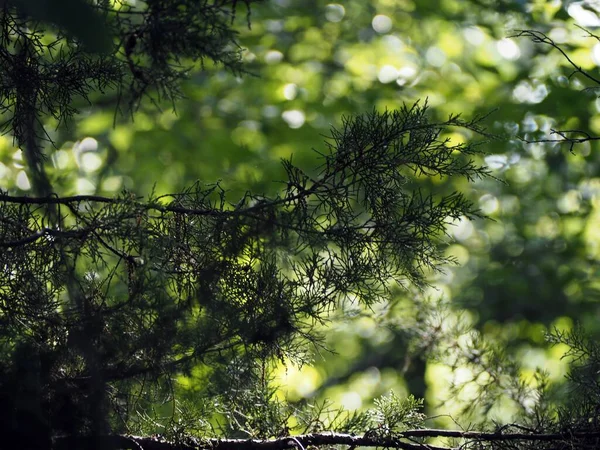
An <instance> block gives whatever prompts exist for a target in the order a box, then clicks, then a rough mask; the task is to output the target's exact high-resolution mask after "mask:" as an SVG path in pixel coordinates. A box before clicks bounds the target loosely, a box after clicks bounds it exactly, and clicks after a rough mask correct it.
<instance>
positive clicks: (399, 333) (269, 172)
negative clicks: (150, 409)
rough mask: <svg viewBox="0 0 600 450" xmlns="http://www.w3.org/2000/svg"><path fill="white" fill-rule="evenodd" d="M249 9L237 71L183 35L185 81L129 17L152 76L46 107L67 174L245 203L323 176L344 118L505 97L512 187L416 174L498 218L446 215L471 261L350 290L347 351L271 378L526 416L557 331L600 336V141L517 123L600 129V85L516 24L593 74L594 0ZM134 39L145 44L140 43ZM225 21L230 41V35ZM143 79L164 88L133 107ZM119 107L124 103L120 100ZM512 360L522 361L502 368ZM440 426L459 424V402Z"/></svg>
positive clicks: (494, 127)
mask: <svg viewBox="0 0 600 450" xmlns="http://www.w3.org/2000/svg"><path fill="white" fill-rule="evenodd" d="M17 3H18V4H21V3H22V4H23V5H25V6H24V7H26V4H27V3H28V2H17ZM148 3H152V2H148ZM157 3H158V2H157ZM115 5H116V7H125V6H124V5H126V3H123V4H121V3H120V2H117V3H115ZM113 6H114V5H112V6H111V7H113ZM246 6H249V5H238V8H240V7H246ZM240 11H243V10H242V9H238V14H237V17H236V18H235V19H234V20H235V22H234V23H235V29H236V30H237V31H239V33H240V34H239V36H237V40H238V41H239V43H240V45H241V47H242V48H243V50H241V51H242V57H243V63H244V64H243V66H237V65H236V64H235V62H234V61H235V59H231V60H228V59H225V60H224V61H220V62H221V63H222V64H224V65H225V66H228V65H229V67H230V69H231V70H230V71H223V70H222V69H221V68H222V65H218V64H214V63H213V62H212V61H211V60H210V58H208V59H206V60H205V61H203V64H201V63H200V62H199V61H196V62H193V61H192V59H193V58H194V56H196V55H194V54H193V52H194V51H197V50H198V48H195V47H193V46H189V45H188V44H190V43H189V42H188V41H187V40H186V39H185V36H183V37H182V40H181V43H182V45H186V47H185V48H186V50H188V49H189V51H190V52H191V53H190V54H189V55H184V57H183V58H182V60H181V67H182V68H183V67H185V68H186V69H187V68H188V67H191V70H189V72H188V79H187V80H186V81H185V82H184V83H183V85H182V86H181V91H180V92H179V91H177V90H171V89H169V81H170V78H169V76H172V77H174V76H175V74H174V73H170V72H169V71H166V72H164V73H162V72H161V73H162V75H161V77H164V78H158V77H157V75H156V74H157V73H158V72H153V71H156V70H159V69H160V67H161V66H160V64H161V61H162V62H163V63H164V60H161V55H160V54H157V55H156V58H155V60H154V61H153V62H148V61H145V60H143V57H141V56H139V55H142V54H143V52H145V51H147V49H148V48H151V47H152V34H151V33H150V32H149V33H150V34H143V33H141V32H140V33H138V31H136V30H137V28H136V25H137V24H136V23H135V21H134V22H133V23H131V24H125V28H124V29H125V30H129V31H126V32H125V33H124V34H123V36H121V38H122V39H123V41H122V43H123V53H122V55H121V59H119V60H118V61H117V62H115V63H114V64H116V65H119V64H120V65H124V66H129V65H131V64H139V65H140V66H141V67H142V69H143V70H146V71H147V72H145V75H139V76H137V75H136V72H135V71H132V74H133V76H132V78H131V80H130V81H129V83H130V84H131V86H133V88H134V89H133V92H134V93H135V94H137V96H136V95H134V96H133V97H132V98H124V97H122V96H121V94H120V92H119V90H118V89H116V88H115V87H114V86H110V85H109V86H105V87H104V88H106V90H105V92H104V93H103V94H102V95H100V94H99V93H98V92H97V91H96V90H95V87H93V88H92V89H91V90H90V91H89V94H88V96H89V102H88V101H86V100H85V98H83V96H81V95H74V96H73V98H72V100H73V103H72V105H73V106H74V107H75V108H76V109H77V110H78V114H75V115H73V117H72V118H70V120H68V122H63V121H62V119H63V118H65V117H66V116H68V115H69V114H66V115H64V117H63V115H60V114H58V115H54V116H53V115H52V114H50V115H46V116H44V117H43V119H41V120H42V123H41V125H42V126H43V133H44V134H45V135H46V136H47V137H48V138H49V140H47V141H46V145H45V149H44V151H45V153H46V154H47V155H48V161H47V167H48V171H49V177H50V181H51V183H52V186H53V187H54V189H55V190H56V191H57V192H58V193H59V194H60V195H72V194H99V195H107V196H114V195H117V194H119V193H120V192H121V191H122V190H123V189H129V190H133V191H135V192H136V193H138V194H140V195H143V196H147V195H149V194H150V193H153V194H154V195H157V196H160V195H163V194H167V193H173V192H180V191H182V190H184V189H185V188H189V186H192V185H193V184H194V183H195V182H196V180H200V181H201V182H202V183H213V182H215V181H216V180H221V186H222V187H223V188H225V189H227V190H228V191H229V194H228V195H229V196H230V198H231V199H232V200H231V201H232V203H234V204H235V203H236V201H237V200H238V199H241V198H242V197H243V196H244V193H245V192H246V191H247V190H252V191H254V192H261V193H262V192H264V193H265V194H267V195H268V194H271V195H272V194H274V193H275V192H277V191H278V190H279V189H280V187H281V186H280V185H279V184H277V183H274V182H273V181H274V180H281V179H283V177H284V175H285V174H284V171H283V169H282V166H281V164H280V159H281V158H291V157H293V162H294V164H296V165H298V166H299V167H302V168H303V169H305V170H306V171H307V172H308V173H309V174H311V172H310V171H311V170H313V168H314V167H315V166H316V165H315V164H314V161H315V153H314V152H313V151H312V149H313V148H315V149H318V150H322V149H323V135H327V134H329V130H330V127H331V125H332V124H333V125H335V126H338V127H339V126H340V125H341V118H342V116H344V115H346V116H348V115H355V114H357V113H365V112H370V111H372V110H373V109H377V110H379V111H384V110H385V109H389V110H393V109H397V108H399V107H400V106H401V105H402V104H403V103H405V102H406V103H408V104H412V103H414V102H415V101H417V100H419V99H425V98H427V99H428V103H429V105H430V107H431V110H430V111H431V114H433V116H434V119H437V120H440V121H442V120H445V119H446V118H447V117H448V115H449V114H451V113H457V112H460V113H462V114H463V116H464V117H467V118H470V117H477V116H481V115H486V114H487V113H489V112H490V111H491V110H494V112H493V114H492V115H491V116H489V117H488V118H487V119H486V123H487V124H488V131H490V132H492V133H495V134H497V135H498V136H500V137H501V139H492V140H490V141H489V142H487V143H486V144H485V151H486V153H487V156H486V157H485V161H484V162H485V163H486V164H487V165H488V167H489V168H490V169H491V170H492V173H493V175H495V176H496V177H497V178H499V179H500V180H502V181H505V182H498V180H494V179H490V178H488V179H482V180H478V181H476V182H475V183H472V184H469V183H467V182H466V181H465V180H464V179H439V178H432V179H429V178H427V179H425V178H423V179H418V180H417V181H416V182H417V183H420V185H421V186H422V187H423V189H427V190H434V191H435V192H438V193H442V194H444V193H446V194H447V193H450V192H453V191H455V190H458V191H461V192H465V193H466V195H467V197H468V198H469V199H471V200H472V201H474V202H475V203H476V205H478V206H479V208H481V211H482V212H483V213H484V214H486V215H487V216H489V218H491V219H493V220H483V219H481V220H479V219H477V220H461V221H457V222H456V224H455V226H453V227H451V228H450V229H449V231H450V233H451V236H452V239H449V240H448V244H449V245H447V246H445V247H444V252H446V255H447V256H452V257H454V258H456V260H457V261H458V263H459V265H457V266H451V267H448V268H447V269H446V271H445V272H444V273H442V274H440V273H431V277H430V280H429V281H430V283H431V288H428V289H426V291H425V292H424V293H420V292H417V291H413V290H412V289H409V290H400V289H398V291H397V292H395V295H394V301H393V302H392V303H391V304H389V305H387V304H386V305H373V306H372V310H369V309H361V308H360V307H358V306H357V305H356V304H352V303H349V304H343V305H342V306H341V307H340V309H339V310H337V311H336V312H335V313H333V315H332V317H331V319H332V320H333V322H332V323H327V324H326V326H327V330H328V331H327V334H326V342H325V345H326V346H327V347H328V348H331V349H333V350H334V351H335V353H334V354H330V353H325V352H322V353H319V352H317V353H315V354H314V355H311V358H312V364H310V365H306V366H303V367H302V368H298V367H295V366H286V367H285V368H284V365H283V364H281V368H280V369H279V370H278V378H277V379H276V380H273V383H272V385H271V386H270V387H269V389H275V388H274V386H276V385H277V384H278V383H280V384H282V388H281V389H280V390H274V392H275V391H276V392H278V394H277V395H283V393H286V394H287V395H288V396H289V397H290V398H291V399H292V400H295V401H297V402H299V403H298V404H299V405H300V404H301V403H302V400H303V399H306V398H307V399H311V401H313V402H314V401H322V400H323V399H325V398H328V399H331V400H332V401H333V402H334V405H343V406H345V407H346V408H348V409H351V410H353V409H355V408H362V407H366V406H370V405H371V404H372V402H373V399H374V398H376V397H378V396H380V395H382V394H385V393H387V392H388V391H389V390H390V389H393V390H394V391H395V392H396V395H398V397H401V398H403V397H405V394H408V393H412V394H414V395H415V396H416V397H424V398H425V400H426V403H425V405H426V408H425V411H426V412H427V414H428V415H435V414H437V413H444V414H448V413H451V414H455V413H458V412H459V411H463V412H464V413H470V414H475V415H474V416H473V417H478V418H481V417H482V413H485V414H487V415H488V418H493V419H498V420H503V421H506V420H511V419H512V418H513V417H514V414H516V413H517V411H518V410H519V408H518V407H517V405H518V406H520V407H522V408H523V409H524V410H525V411H531V410H532V409H531V408H532V407H533V405H534V403H535V402H534V399H533V394H532V393H531V391H529V390H528V389H530V388H531V387H532V386H536V385H539V383H542V381H541V380H544V378H543V377H541V378H540V377H539V376H538V375H536V368H537V367H541V368H543V369H545V370H546V371H547V372H548V382H550V383H551V384H552V385H554V386H559V385H560V384H561V383H562V380H563V377H564V375H565V373H566V362H567V360H563V359H561V357H562V355H563V354H564V353H565V351H566V350H567V347H566V346H564V345H555V346H549V345H548V344H547V342H546V341H545V338H544V336H545V334H546V333H547V332H551V331H553V330H555V329H556V330H558V333H559V334H560V333H567V335H568V333H569V332H570V331H572V329H573V327H574V325H573V324H574V323H576V322H579V323H581V324H582V325H583V327H584V328H585V329H586V330H587V332H588V333H590V334H591V335H592V336H595V335H597V333H598V332H599V331H600V330H599V329H598V325H597V322H598V321H597V315H598V294H599V292H600V290H599V289H600V284H599V279H598V269H597V266H598V259H599V258H600V235H599V234H598V223H599V221H600V213H599V208H600V203H599V201H598V198H599V197H598V196H599V195H600V178H598V164H599V157H598V149H597V148H596V143H595V142H594V141H592V142H586V143H583V144H581V145H576V146H575V147H573V148H572V151H569V150H570V149H569V146H568V145H567V146H565V145H556V144H552V143H534V144H526V143H524V142H523V141H522V140H521V139H520V138H524V139H528V140H536V139H544V138H547V137H548V136H549V133H550V132H551V129H553V128H562V129H581V130H586V131H590V132H591V133H600V103H598V101H597V98H596V94H595V91H594V90H585V88H586V87H587V86H590V85H591V82H590V80H588V79H586V78H585V77H583V76H581V74H575V75H573V76H571V73H572V72H573V68H572V67H571V66H570V65H569V63H568V61H567V60H565V58H564V57H563V55H561V54H560V52H558V51H556V49H553V48H551V47H549V46H544V45H538V44H535V43H533V42H532V41H531V39H528V38H527V37H517V35H518V34H519V33H518V30H522V29H535V30H540V31H542V32H544V33H546V35H547V36H549V37H551V38H552V39H553V40H554V42H556V43H557V44H559V45H560V46H561V48H563V49H564V50H565V51H566V52H567V53H568V54H569V55H570V57H571V58H572V60H573V61H574V63H575V64H576V65H577V66H579V67H581V68H583V69H585V70H587V71H589V72H590V73H592V74H594V73H595V71H596V70H597V69H596V67H597V65H598V64H600V43H599V42H598V40H597V39H594V38H593V37H591V36H590V35H589V33H587V32H586V31H584V30H582V29H581V28H578V27H577V26H576V25H579V26H581V27H585V28H586V29H588V30H590V31H592V32H593V31H594V29H595V28H596V27H598V26H600V18H599V14H600V12H598V11H597V10H595V9H594V4H593V2H586V1H580V2H557V1H534V2H509V1H506V2H501V3H498V2H486V1H476V0H472V1H390V0H379V1H372V2H360V1H354V0H349V1H347V2H343V4H342V3H339V4H338V3H328V2H321V1H311V2H306V1H295V0H273V1H270V2H261V3H259V4H256V5H252V7H251V8H250V9H249V10H248V11H251V15H250V22H251V25H252V26H251V27H248V26H247V25H246V21H247V18H246V17H245V16H244V14H243V13H241V14H240ZM228 20H229V18H228ZM127 27H130V28H127ZM159 31H160V33H161V34H160V35H161V36H163V37H164V35H165V33H166V32H167V31H165V30H159ZM71 32H72V33H74V34H75V35H77V33H78V30H76V29H75V30H72V31H71ZM211 33H212V31H211ZM99 36H100V37H102V30H100V31H99ZM131 36H135V38H136V42H135V43H133V41H132V42H131V48H130V50H127V48H128V47H127V45H128V43H129V40H128V39H130V38H131ZM211 36H214V38H215V39H216V42H222V41H219V39H228V38H229V37H231V36H229V35H228V34H227V33H224V34H220V33H218V32H217V33H216V34H214V35H212V34H211ZM98 42H99V43H98V44H97V49H98V51H99V52H100V57H101V56H102V53H101V52H102V49H103V46H102V44H101V42H102V39H100V40H99V41H98ZM90 45H92V47H93V45H94V44H90ZM196 45H197V46H201V45H204V46H203V47H202V50H206V49H208V50H210V46H209V47H207V46H206V45H205V44H203V43H196ZM215 45H217V44H215ZM232 55H233V53H232ZM209 56H210V54H209ZM140 58H141V59H140ZM79 69H80V70H82V71H85V70H89V71H92V70H100V71H101V70H108V69H110V66H97V67H95V68H94V67H83V66H79ZM242 69H243V70H242ZM68 70H73V68H72V66H71V67H69V69H68ZM182 70H183V69H182ZM243 71H247V73H243ZM149 79H152V80H158V81H159V83H158V90H146V89H147V88H148V86H147V83H146V82H147V80H149ZM160 81H164V84H161V83H160ZM593 87H597V86H593ZM82 89H83V88H82ZM146 93H149V94H150V95H151V96H152V97H151V98H150V99H148V98H146V99H145V100H142V101H141V102H138V100H139V99H140V98H141V97H142V96H143V94H146ZM78 94H81V92H78ZM54 95H56V94H54ZM180 97H181V98H180ZM175 98H176V99H177V101H176V103H173V102H172V100H173V99H175ZM119 105H120V106H121V112H123V114H119V113H118V112H117V113H115V111H119V110H118V106H119ZM127 107H132V108H131V109H127ZM48 111H52V108H51V107H48ZM67 124H68V126H67ZM448 137H450V138H452V141H453V142H458V143H460V142H462V141H465V140H468V139H471V138H472V137H473V134H472V133H471V132H469V130H462V131H461V130H457V131H455V132H452V133H450V134H449V136H448ZM30 186H31V183H30V180H29V179H28V178H27V175H26V172H25V170H24V156H23V155H22V153H21V151H20V150H19V149H18V146H17V145H15V142H14V140H13V136H11V135H9V134H8V135H5V136H3V137H1V138H0V187H2V189H5V190H9V191H10V192H12V193H17V194H18V193H23V194H25V193H30ZM415 298H417V301H415ZM434 306H435V307H434ZM408 330H410V331H408ZM440 343H441V344H440ZM473 347H479V348H481V349H483V350H481V352H480V353H474V352H473V350H472V349H473ZM500 349H501V350H502V351H500ZM507 358H508V359H509V360H510V359H512V360H514V361H518V362H519V365H515V366H514V367H511V366H510V365H509V366H508V368H507V367H506V366H505V364H504V362H505V361H506V359H507ZM500 361H503V364H502V368H503V369H502V370H501V369H500V367H501V364H500ZM503 371H504V372H503ZM205 376H206V374H204V373H203V372H202V369H201V368H196V369H195V371H194V370H192V371H191V373H190V374H187V375H186V376H181V378H180V379H178V380H177V381H178V383H179V384H178V388H177V389H181V390H182V391H186V390H189V391H190V392H192V391H193V390H194V389H195V388H196V387H197V386H198V385H201V384H202V379H203V377H205ZM515 380H517V381H518V383H514V381H515ZM544 382H546V381H544ZM481 386H484V387H486V389H485V392H486V394H497V396H494V395H491V397H489V398H490V399H493V400H498V398H499V397H503V398H504V399H505V400H500V401H493V402H492V401H491V400H490V401H489V402H487V403H486V401H485V399H483V398H482V397H481V395H482V389H481ZM559 393H560V392H558V393H557V394H556V395H559ZM265 395H267V394H265ZM486 398H487V397H486ZM450 399H452V400H451V401H450ZM474 399H479V400H480V401H479V402H474V401H473V400H474ZM507 399H510V400H507ZM475 404H476V405H477V408H476V410H475V411H474V410H472V406H473V405H475ZM161 408H162V409H161ZM168 408H169V406H168V405H167V406H165V405H163V406H158V405H157V406H156V409H157V416H158V417H160V416H167V415H168V414H169V413H168V411H167V409H168ZM224 410H227V408H224ZM153 420H154V419H153ZM436 421H437V422H438V423H440V424H444V425H448V426H449V425H451V421H450V420H449V419H448V417H447V416H443V417H439V418H438V419H436ZM258 434H260V433H258Z"/></svg>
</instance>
